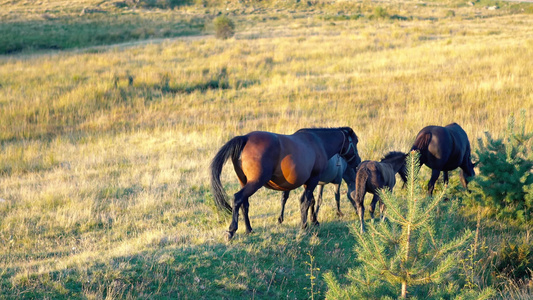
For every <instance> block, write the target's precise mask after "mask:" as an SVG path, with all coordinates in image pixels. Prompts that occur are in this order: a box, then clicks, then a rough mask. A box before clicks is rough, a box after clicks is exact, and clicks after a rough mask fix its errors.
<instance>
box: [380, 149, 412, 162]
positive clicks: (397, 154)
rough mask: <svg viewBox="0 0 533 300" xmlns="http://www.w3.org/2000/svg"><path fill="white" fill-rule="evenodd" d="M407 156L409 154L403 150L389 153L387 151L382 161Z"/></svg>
mask: <svg viewBox="0 0 533 300" xmlns="http://www.w3.org/2000/svg"><path fill="white" fill-rule="evenodd" d="M406 157H407V154H405V153H403V152H399V151H391V152H389V153H387V154H386V155H385V156H384V157H383V158H382V159H381V161H387V160H394V159H399V158H403V159H405V158H406Z"/></svg>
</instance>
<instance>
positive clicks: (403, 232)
mask: <svg viewBox="0 0 533 300" xmlns="http://www.w3.org/2000/svg"><path fill="white" fill-rule="evenodd" d="M407 169H408V180H407V195H406V196H396V195H393V194H392V193H391V192H390V191H389V190H382V191H381V192H380V195H381V198H382V200H383V202H384V203H385V205H386V207H387V210H386V213H387V215H386V217H387V221H385V222H380V223H379V224H372V223H371V224H370V226H369V230H368V233H361V232H360V230H359V229H358V228H356V227H355V225H354V227H353V228H352V230H351V232H352V234H353V235H354V236H355V239H356V244H355V247H354V251H355V252H356V253H357V261H358V262H359V265H358V267H356V268H355V269H352V270H350V271H349V273H348V276H347V277H348V279H349V280H350V281H351V284H350V285H349V286H343V287H341V286H340V284H339V282H338V281H337V280H336V279H335V278H334V277H333V275H332V274H331V273H328V274H326V276H325V280H326V282H327V284H328V287H329V290H328V293H327V296H326V298H327V299H375V298H378V297H380V298H383V297H385V298H387V297H388V298H391V299H397V298H400V297H401V298H406V297H407V296H408V295H409V296H410V297H424V295H427V294H428V293H437V292H438V293H441V295H439V297H441V296H442V297H444V298H446V297H449V296H452V295H451V294H453V293H454V292H455V295H457V294H458V293H459V292H460V291H459V290H458V289H455V291H447V289H446V288H442V287H445V286H450V285H451V286H454V287H457V286H458V284H454V283H453V282H450V281H451V280H450V278H451V277H452V275H453V274H454V273H455V274H456V273H458V271H459V269H458V264H457V260H458V258H459V257H460V256H461V253H462V248H464V246H465V245H466V244H467V243H468V242H469V241H470V240H471V239H472V237H473V233H472V231H470V230H465V231H464V232H462V233H460V232H451V231H452V230H446V228H449V227H448V226H446V224H445V223H446V222H447V220H446V219H445V218H441V219H437V218H436V215H437V214H436V211H437V207H438V206H439V203H440V202H441V201H442V200H443V198H444V192H445V190H443V191H442V193H441V194H440V195H439V196H438V197H435V198H433V197H430V196H427V193H426V192H425V191H424V190H423V188H422V182H421V180H419V179H418V172H419V170H420V167H419V154H418V153H417V152H411V154H409V156H408V158H407ZM430 291H431V292H430ZM442 293H448V295H444V294H442ZM439 297H437V298H439ZM421 299H422V298H421Z"/></svg>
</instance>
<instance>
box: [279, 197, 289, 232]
mask: <svg viewBox="0 0 533 300" xmlns="http://www.w3.org/2000/svg"><path fill="white" fill-rule="evenodd" d="M290 193H291V192H290V191H284V192H282V193H281V213H280V214H279V218H278V223H279V224H281V223H283V215H284V214H285V204H286V203H287V199H288V198H289V194H290Z"/></svg>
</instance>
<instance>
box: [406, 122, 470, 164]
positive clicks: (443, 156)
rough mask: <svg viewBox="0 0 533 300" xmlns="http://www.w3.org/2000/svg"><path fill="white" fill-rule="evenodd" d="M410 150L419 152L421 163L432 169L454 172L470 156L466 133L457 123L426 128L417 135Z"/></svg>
mask: <svg viewBox="0 0 533 300" xmlns="http://www.w3.org/2000/svg"><path fill="white" fill-rule="evenodd" d="M412 150H419V151H420V154H421V157H420V160H421V162H422V163H424V164H426V165H427V166H428V167H430V168H432V169H438V170H443V171H450V170H454V169H456V168H457V167H459V166H460V165H461V164H462V163H463V161H464V159H466V158H468V157H469V156H470V143H469V141H468V136H467V135H466V132H465V131H464V130H463V129H462V128H461V126H459V125H458V124H457V123H452V124H448V125H446V126H444V127H443V126H434V125H431V126H426V127H424V128H423V129H422V130H420V132H419V133H418V135H417V138H416V139H415V143H414V144H413V147H412Z"/></svg>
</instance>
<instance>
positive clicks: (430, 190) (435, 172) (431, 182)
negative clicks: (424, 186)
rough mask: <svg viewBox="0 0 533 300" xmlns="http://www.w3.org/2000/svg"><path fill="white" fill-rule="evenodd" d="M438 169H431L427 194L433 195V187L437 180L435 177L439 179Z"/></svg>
mask: <svg viewBox="0 0 533 300" xmlns="http://www.w3.org/2000/svg"><path fill="white" fill-rule="evenodd" d="M439 175H440V170H435V169H432V170H431V179H429V183H428V194H429V195H430V196H433V189H435V182H437V179H439Z"/></svg>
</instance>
